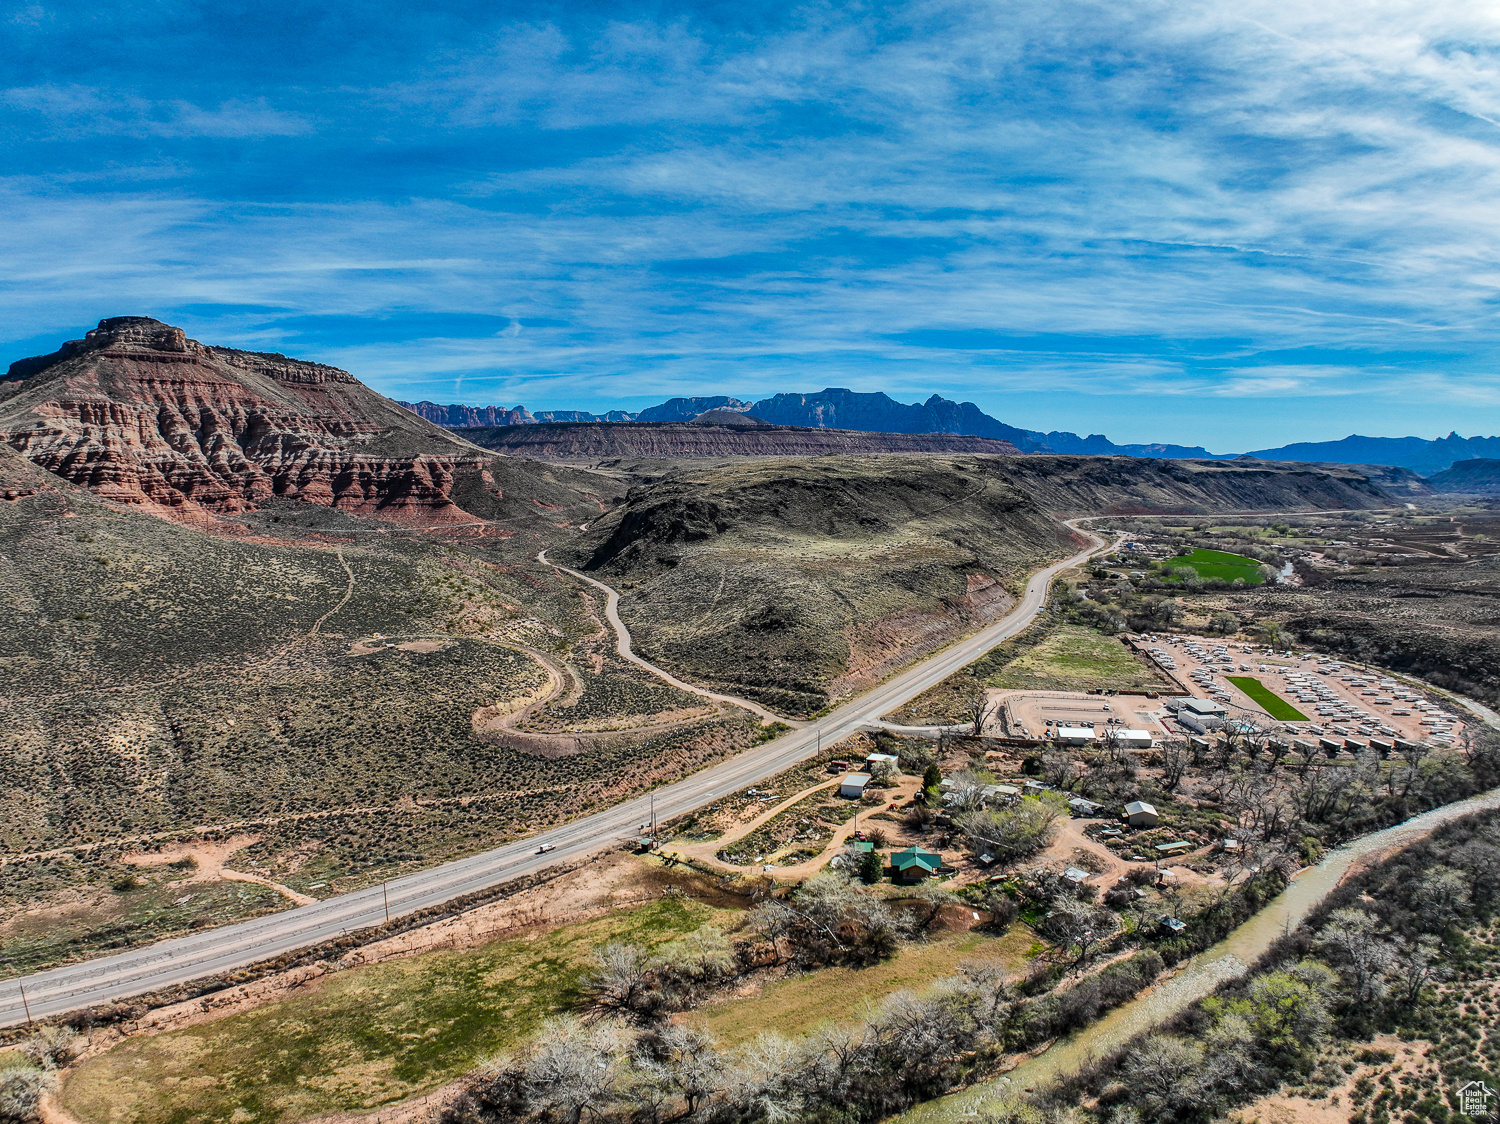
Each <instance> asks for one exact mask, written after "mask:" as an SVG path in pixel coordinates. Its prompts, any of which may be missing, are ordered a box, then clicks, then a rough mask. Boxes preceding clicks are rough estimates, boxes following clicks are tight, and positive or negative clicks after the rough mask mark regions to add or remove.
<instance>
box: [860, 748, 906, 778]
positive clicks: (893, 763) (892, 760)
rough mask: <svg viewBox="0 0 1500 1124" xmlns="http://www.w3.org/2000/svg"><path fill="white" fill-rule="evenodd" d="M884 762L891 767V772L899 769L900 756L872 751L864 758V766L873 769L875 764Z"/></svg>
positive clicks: (897, 771)
mask: <svg viewBox="0 0 1500 1124" xmlns="http://www.w3.org/2000/svg"><path fill="white" fill-rule="evenodd" d="M880 764H886V765H889V766H890V767H891V772H893V773H899V772H900V771H901V758H899V757H897V756H896V755H895V754H894V753H872V754H870V756H868V757H866V758H865V768H867V769H873V768H874V767H875V766H876V765H880Z"/></svg>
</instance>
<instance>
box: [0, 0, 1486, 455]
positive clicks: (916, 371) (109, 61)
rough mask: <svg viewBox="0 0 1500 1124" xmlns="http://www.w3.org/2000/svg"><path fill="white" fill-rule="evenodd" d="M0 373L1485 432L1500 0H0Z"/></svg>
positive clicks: (1269, 440) (1132, 421) (1180, 426)
mask: <svg viewBox="0 0 1500 1124" xmlns="http://www.w3.org/2000/svg"><path fill="white" fill-rule="evenodd" d="M0 57H3V58H4V59H5V60H6V65H5V67H4V69H3V71H0V146H3V148H0V151H3V154H4V160H3V162H0V214H3V215H4V216H5V219H6V221H5V222H3V223H0V262H3V264H4V270H3V272H0V301H3V315H0V344H3V347H0V355H3V356H4V357H5V358H7V359H10V358H16V357H19V356H21V355H26V354H32V353H35V352H38V351H43V350H50V349H51V348H52V347H54V346H56V344H57V343H58V342H59V341H60V340H62V339H64V338H70V337H76V336H77V335H79V334H80V333H81V331H82V330H83V329H85V328H87V327H89V326H91V325H92V323H93V322H95V321H97V320H98V319H99V318H100V317H103V316H111V315H121V314H133V313H140V314H146V315H153V316H157V317H159V318H161V319H164V320H169V321H171V322H173V323H176V324H180V325H181V326H183V327H185V328H187V329H188V331H189V334H190V335H192V336H194V337H196V338H199V339H202V340H204V341H208V342H215V343H222V344H228V345H232V346H241V347H249V348H256V349H261V350H279V351H285V352H287V353H290V354H294V355H299V356H304V357H308V358H315V359H319V360H322V361H325V362H331V363H336V364H338V365H339V366H343V367H346V368H348V369H350V370H352V371H353V372H354V373H355V374H356V375H358V376H359V377H361V378H362V379H364V380H365V381H366V382H368V383H370V384H371V385H372V386H374V387H376V388H378V389H380V390H382V391H384V392H385V393H388V394H391V395H393V396H395V397H403V398H424V397H425V398H431V399H435V400H437V401H441V402H455V401H461V402H468V403H471V404H491V403H495V404H502V405H513V404H515V403H518V402H521V403H525V404H526V405H528V406H530V407H531V408H533V409H559V408H576V409H601V410H602V409H607V408H611V407H619V406H624V407H627V408H629V407H632V406H639V405H642V404H646V403H649V402H653V401H658V400H660V399H662V398H664V397H668V396H671V395H674V394H692V393H698V394H715V393H726V394H738V395H741V396H745V397H752V398H755V397H762V396H765V395H769V394H771V393H775V392H778V391H784V390H817V389H821V388H822V387H824V386H847V387H852V388H854V389H858V390H885V391H887V392H889V393H891V394H892V395H893V396H895V397H897V398H900V399H902V400H906V401H913V400H916V399H918V398H925V397H926V396H927V395H928V394H930V393H933V392H938V393H941V394H944V395H945V396H948V397H953V398H959V399H969V400H972V401H974V402H977V403H978V404H979V405H980V406H981V407H983V408H984V409H986V410H988V411H989V412H990V413H993V414H995V415H996V416H998V417H1000V418H1002V419H1004V420H1006V421H1008V422H1010V423H1012V424H1015V425H1022V426H1026V427H1028V428H1035V429H1053V428H1061V429H1072V430H1076V431H1079V432H1104V433H1107V434H1108V435H1109V436H1111V437H1112V438H1114V439H1115V440H1117V441H1143V440H1171V441H1179V442H1185V443H1192V444H1197V443H1200V442H1201V443H1205V444H1207V445H1208V446H1209V447H1210V448H1213V449H1215V450H1219V451H1232V450H1236V449H1244V448H1256V447H1264V446H1268V445H1274V444H1280V443H1282V442H1284V441H1292V440H1310V439H1311V440H1316V439H1326V438H1337V437H1341V436H1343V435H1345V434H1347V433H1350V432H1356V431H1357V432H1362V433H1367V434H1378V435H1404V434H1408V433H1415V434H1419V435H1423V436H1435V435H1437V434H1439V433H1444V432H1447V431H1448V430H1449V429H1455V428H1456V429H1458V430H1459V431H1460V432H1463V433H1465V434H1475V433H1485V434H1495V433H1500V343H1497V340H1496V328H1497V312H1500V306H1497V300H1500V7H1497V6H1495V5H1487V4H1480V3H1475V2H1473V0H1465V2H1445V0H1421V2H1411V3H1406V2H1399V3H1398V2H1394V0H1369V2H1347V0H1346V2H1342V3H1339V4H1335V5H1310V4H1306V3H1292V2H1281V3H1273V4H1265V3H1257V2H1256V0H1235V2H1232V3H1231V2H1223V3H1192V2H1171V3H1168V2H1165V0H1154V2H1139V0H1111V2H1108V3H1089V2H1084V0H1075V2H1072V3H1067V4H1058V3H1055V2H1047V3H1006V2H932V3H867V4H812V5H803V6H790V5H787V4H784V3H783V4H771V5H761V6H757V5H756V4H755V3H753V2H752V0H744V2H739V3H734V4H729V3H724V4H714V3H694V4H675V5H674V4H666V3H661V4H651V3H632V4H629V5H615V4H608V3H588V2H572V3H568V4H560V3H559V4H518V3H512V4H506V3H494V2H489V3H472V4H464V3H451V2H443V0H436V2H424V3H422V4H420V5H418V4H411V3H409V2H408V3H403V4H392V3H385V2H382V0H366V2H361V3H357V4H355V3H343V2H342V0H329V2H327V3H322V4H317V5H314V4H295V5H294V4H262V3H256V2H255V0H216V2H215V3H212V4H210V3H194V4H187V3H179V2H175V0H157V2H152V0H138V2H136V3H132V4H129V5H120V4H111V5H104V4H91V3H82V2H73V3H60V4H54V3H49V2H47V0H37V2H34V3H33V2H31V0H19V2H17V0H0Z"/></svg>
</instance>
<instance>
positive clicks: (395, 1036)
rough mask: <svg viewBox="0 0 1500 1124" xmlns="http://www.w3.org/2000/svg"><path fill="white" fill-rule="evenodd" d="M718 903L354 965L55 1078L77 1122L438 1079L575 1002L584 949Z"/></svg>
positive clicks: (156, 1121)
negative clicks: (62, 1079) (275, 999)
mask: <svg viewBox="0 0 1500 1124" xmlns="http://www.w3.org/2000/svg"><path fill="white" fill-rule="evenodd" d="M723 916H729V917H734V916H737V915H736V914H733V913H730V914H727V915H726V914H725V913H724V911H719V910H714V909H712V908H710V907H708V906H705V905H702V904H701V903H697V902H692V901H684V900H682V899H673V898H664V899H662V900H661V901H657V902H653V903H651V904H650V905H645V906H641V907H639V908H637V909H630V910H623V911H620V912H617V913H611V914H609V915H608V916H606V917H602V918H600V919H599V920H597V921H591V922H586V923H584V924H579V925H569V926H565V927H564V928H561V929H557V930H554V931H553V932H551V933H545V934H541V935H535V934H533V935H531V936H523V937H517V938H514V939H510V940H503V941H498V942H496V943H494V944H490V945H486V946H484V947H482V948H476V949H469V950H465V951H461V952H437V953H431V954H428V955H423V956H417V957H413V958H411V959H408V960H396V961H391V962H388V963H385V964H376V965H372V966H370V967H368V968H355V969H350V970H348V971H345V972H341V973H339V974H337V975H334V976H331V977H328V978H326V979H325V980H324V981H323V982H322V984H321V986H319V987H317V988H316V990H314V991H313V992H312V993H311V994H308V995H305V996H300V997H298V998H296V999H288V1000H284V1001H282V1002H279V1003H272V1004H269V1005H267V1006H265V1007H261V1008H259V1009H257V1010H254V1011H248V1012H245V1013H243V1014H238V1015H232V1016H230V1017H229V1018H226V1019H222V1020H220V1021H218V1022H212V1023H207V1024H205V1025H203V1026H196V1027H191V1028H189V1029H187V1030H180V1031H174V1032H172V1033H169V1034H163V1035H159V1036H156V1037H151V1038H139V1039H134V1040H132V1041H128V1042H125V1043H122V1044H121V1045H119V1046H117V1047H115V1048H114V1049H113V1050H110V1051H108V1052H107V1053H104V1054H101V1055H99V1056H98V1057H96V1058H93V1059H90V1060H89V1061H87V1062H85V1063H84V1064H83V1065H82V1066H81V1067H80V1068H79V1069H78V1071H77V1072H76V1073H75V1074H74V1075H73V1076H71V1077H70V1078H69V1079H68V1081H67V1083H66V1084H65V1085H64V1086H63V1089H62V1102H63V1104H64V1106H65V1107H66V1108H67V1110H68V1111H69V1112H71V1113H72V1114H73V1115H74V1116H76V1117H77V1118H78V1119H79V1120H80V1121H83V1122H84V1124H191V1122H196V1121H203V1120H225V1121H229V1120H232V1121H236V1122H237V1124H261V1122H264V1124H291V1122H292V1121H297V1120H304V1119H306V1118H307V1117H309V1116H314V1115H317V1114H319V1113H327V1112H337V1111H344V1112H348V1111H360V1110H366V1109H371V1108H374V1107H377V1106H379V1105H382V1104H389V1103H391V1102H393V1101H398V1100H401V1099H403V1098H405V1097H409V1096H411V1095H413V1094H415V1093H420V1092H422V1091H424V1090H427V1089H432V1088H435V1087H437V1086H439V1085H442V1084H444V1083H445V1082H447V1081H450V1080H452V1079H454V1078H456V1077H458V1076H459V1075H460V1074H462V1073H464V1072H465V1071H466V1070H469V1069H471V1068H473V1067H474V1066H475V1065H476V1064H478V1062H480V1061H481V1060H482V1059H484V1058H486V1057H489V1056H492V1055H494V1054H496V1053H500V1052H503V1051H505V1050H509V1049H513V1048H515V1047H516V1046H517V1045H519V1044H520V1043H521V1042H523V1041H524V1040H525V1039H526V1038H527V1037H528V1036H530V1035H531V1034H532V1033H533V1032H534V1031H535V1030H536V1028H537V1027H538V1026H539V1025H540V1023H541V1022H542V1021H543V1020H544V1019H546V1018H547V1017H548V1016H550V1015H553V1014H556V1013H558V1012H559V1011H561V1010H563V1009H565V1008H567V1007H569V1006H571V1005H572V1004H574V1003H576V1002H577V1001H578V999H579V992H578V984H577V981H578V977H579V974H580V972H582V971H583V970H584V969H585V968H586V967H587V965H588V963H589V957H590V953H591V952H592V950H593V949H594V948H597V947H599V946H601V945H604V944H606V943H608V942H609V941H611V940H623V941H627V942H631V943H640V944H646V945H654V944H658V943H660V942H663V941H668V940H673V939H675V938H677V937H679V936H681V935H683V934H685V933H689V932H692V931H693V930H695V929H697V928H698V927H699V926H701V925H703V924H704V923H706V922H709V921H712V920H714V919H715V918H720V917H723Z"/></svg>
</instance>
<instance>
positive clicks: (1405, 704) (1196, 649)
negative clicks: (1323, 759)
mask: <svg viewBox="0 0 1500 1124" xmlns="http://www.w3.org/2000/svg"><path fill="white" fill-rule="evenodd" d="M1130 643H1131V644H1132V645H1133V646H1135V647H1136V648H1137V649H1139V650H1140V651H1141V652H1143V653H1144V654H1146V655H1148V656H1149V657H1150V658H1152V659H1154V660H1155V661H1156V662H1157V664H1158V665H1159V666H1160V667H1161V668H1162V670H1163V671H1165V672H1166V673H1167V674H1168V675H1170V676H1172V677H1173V678H1174V679H1176V680H1177V682H1178V683H1179V684H1181V685H1182V687H1183V688H1184V689H1185V690H1187V691H1188V692H1189V693H1190V694H1192V695H1194V696H1196V697H1198V698H1205V699H1212V700H1214V701H1216V702H1220V703H1222V704H1224V706H1225V707H1226V708H1227V710H1228V711H1229V712H1230V713H1235V712H1239V713H1248V714H1256V715H1261V716H1266V717H1275V716H1273V715H1271V714H1270V713H1269V711H1268V710H1267V708H1266V707H1265V706H1262V705H1261V704H1260V703H1258V702H1256V701H1255V700H1254V699H1252V698H1251V697H1250V696H1249V695H1247V694H1245V692H1244V691H1243V690H1241V689H1240V688H1239V687H1238V686H1237V685H1235V684H1234V683H1232V682H1230V680H1229V677H1230V676H1245V677H1249V678H1252V679H1255V680H1258V681H1259V682H1260V683H1261V684H1262V685H1263V686H1265V687H1266V688H1268V689H1269V690H1270V691H1272V692H1274V693H1275V694H1276V695H1277V696H1279V697H1280V698H1282V699H1284V700H1285V701H1286V702H1288V703H1290V704H1291V705H1292V706H1293V707H1295V708H1296V709H1297V710H1299V711H1301V712H1302V714H1303V715H1305V716H1306V721H1296V720H1284V719H1278V720H1280V721H1283V724H1284V725H1285V726H1287V728H1288V729H1291V730H1293V731H1295V732H1298V733H1305V734H1311V735H1314V736H1318V737H1336V738H1372V737H1373V738H1376V739H1386V740H1391V739H1402V740H1405V741H1413V742H1427V743H1430V744H1433V745H1453V744H1455V743H1456V741H1457V739H1458V738H1459V737H1460V736H1461V735H1462V733H1463V725H1464V723H1463V719H1462V718H1461V717H1460V712H1459V711H1457V710H1456V708H1453V707H1451V706H1448V705H1445V704H1443V703H1442V702H1441V701H1440V700H1438V699H1437V698H1436V697H1435V696H1431V695H1429V694H1427V693H1426V692H1424V691H1422V690H1421V689H1419V688H1418V687H1416V686H1414V685H1412V684H1410V683H1407V682H1405V681H1403V680H1400V679H1396V678H1393V677H1391V676H1389V675H1386V674H1383V673H1381V672H1378V671H1375V670H1372V669H1369V668H1362V667H1357V666H1354V665H1352V664H1348V663H1344V662H1342V661H1339V660H1333V659H1328V658H1320V657H1317V656H1313V655H1309V654H1296V653H1292V654H1288V653H1285V652H1271V651H1267V650H1265V649H1255V648H1252V647H1251V646H1250V645H1248V644H1230V643H1226V642H1223V641H1212V640H1207V639H1205V638H1203V637H1199V636H1175V635H1169V634H1167V635H1164V634H1148V635H1143V636H1135V637H1131V638H1130Z"/></svg>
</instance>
